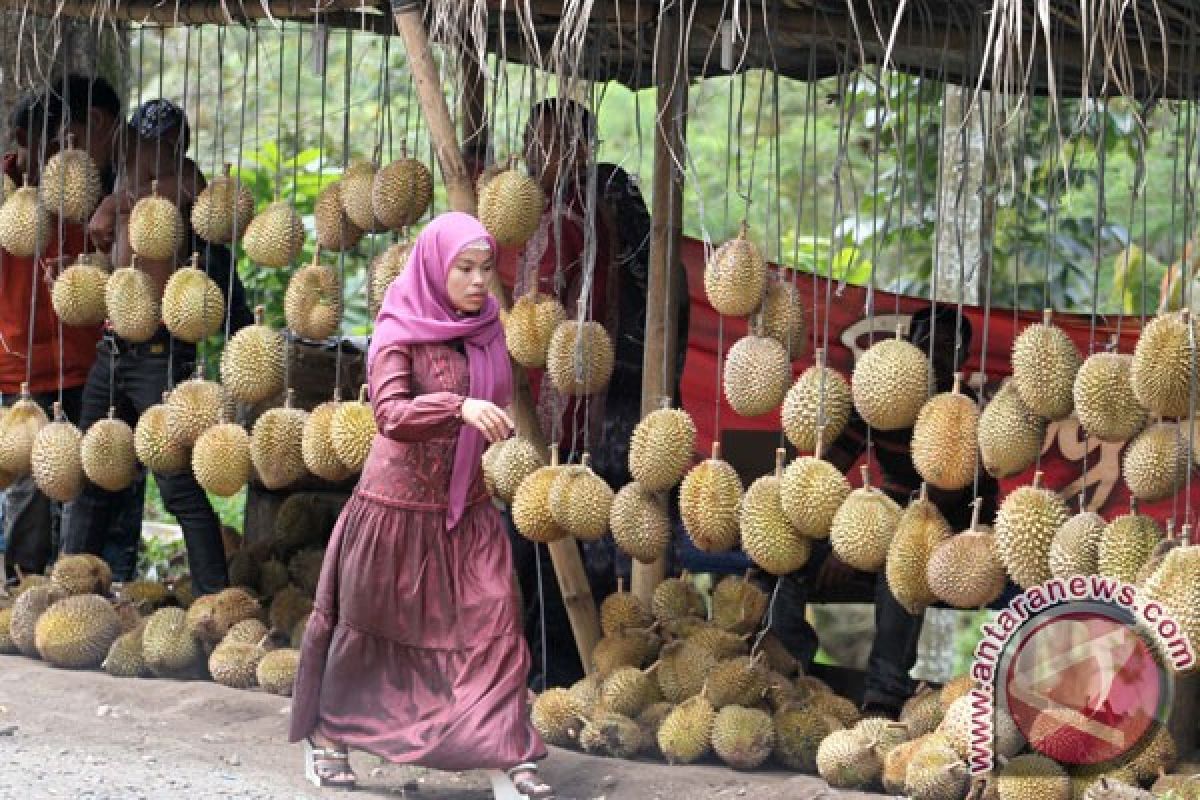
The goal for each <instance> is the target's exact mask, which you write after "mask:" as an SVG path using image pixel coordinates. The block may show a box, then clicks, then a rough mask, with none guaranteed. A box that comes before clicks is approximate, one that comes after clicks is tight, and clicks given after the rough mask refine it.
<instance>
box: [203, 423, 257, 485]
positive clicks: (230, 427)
mask: <svg viewBox="0 0 1200 800" xmlns="http://www.w3.org/2000/svg"><path fill="white" fill-rule="evenodd" d="M192 472H193V474H195V476H196V482H197V483H199V484H200V486H201V487H202V488H203V489H204V491H206V492H211V493H213V494H215V495H217V496H218V497H232V496H233V495H235V494H237V493H238V492H240V491H241V490H242V487H244V486H245V485H246V484H247V483H248V482H249V480H250V434H248V433H246V429H245V428H243V427H242V426H241V425H237V424H234V423H232V422H221V423H219V424H217V425H214V426H212V427H211V428H209V429H208V430H206V431H205V432H204V433H202V434H200V438H199V439H197V440H196V446H195V447H194V448H193V449H192Z"/></svg>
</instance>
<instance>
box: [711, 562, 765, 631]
mask: <svg viewBox="0 0 1200 800" xmlns="http://www.w3.org/2000/svg"><path fill="white" fill-rule="evenodd" d="M767 604H768V598H767V594H766V592H764V591H763V590H762V589H760V588H758V587H757V586H755V585H754V584H753V583H751V582H750V580H749V578H748V576H737V575H726V576H725V577H724V578H722V579H721V580H720V581H718V582H717V585H716V586H715V587H713V592H712V621H713V623H714V624H715V625H717V626H718V627H719V628H721V629H722V630H726V631H732V632H733V633H737V634H747V633H753V632H754V631H757V630H758V629H759V626H760V625H761V624H762V619H763V616H764V615H765V614H766V613H767Z"/></svg>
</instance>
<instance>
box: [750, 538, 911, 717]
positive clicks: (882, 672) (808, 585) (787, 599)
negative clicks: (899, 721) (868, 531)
mask: <svg viewBox="0 0 1200 800" xmlns="http://www.w3.org/2000/svg"><path fill="white" fill-rule="evenodd" d="M831 553H832V549H831V547H830V544H829V540H828V539H820V540H816V541H814V542H813V548H812V555H811V556H810V557H809V560H808V563H807V564H805V565H804V566H803V567H802V568H800V569H799V570H797V571H795V572H792V573H789V574H787V575H784V576H782V577H781V578H779V579H778V580H779V595H778V596H777V598H776V600H775V607H774V610H773V613H772V625H771V630H772V631H774V633H775V635H776V636H777V637H778V638H779V640H780V642H782V643H783V645H784V646H785V647H786V648H787V649H788V652H790V653H791V654H792V656H793V657H794V658H796V659H797V660H798V661H800V663H801V665H802V666H803V668H804V669H805V670H807V669H808V668H809V667H810V666H811V665H812V661H813V657H814V656H815V655H816V653H817V647H818V641H817V632H816V631H815V630H813V627H812V625H810V624H809V623H808V620H807V619H805V615H804V612H805V607H806V606H807V604H808V600H809V595H810V593H811V589H812V587H813V585H814V584H815V582H816V579H817V574H818V573H819V572H820V570H821V565H822V564H824V563H825V559H826V558H828V557H829V555H830V554H831ZM923 621H924V615H919V616H914V615H912V614H909V613H908V612H907V611H905V610H904V607H903V606H901V605H900V604H899V603H898V602H896V598H895V597H894V596H893V595H892V592H891V589H889V588H888V584H887V579H886V578H885V577H884V576H883V573H880V574H879V575H877V576H876V579H875V640H874V641H873V642H872V644H871V655H870V656H869V658H868V660H867V674H866V678H865V680H864V693H863V704H864V705H883V706H888V707H890V708H894V709H897V710H898V709H899V707H900V706H901V705H902V704H903V703H904V701H905V700H907V699H908V698H909V697H910V696H911V695H912V693H913V690H914V688H915V687H914V682H913V680H912V678H911V677H909V674H908V673H909V672H910V671H911V670H912V668H913V665H914V664H916V662H917V644H918V642H919V641H920V638H921V624H922V622H923Z"/></svg>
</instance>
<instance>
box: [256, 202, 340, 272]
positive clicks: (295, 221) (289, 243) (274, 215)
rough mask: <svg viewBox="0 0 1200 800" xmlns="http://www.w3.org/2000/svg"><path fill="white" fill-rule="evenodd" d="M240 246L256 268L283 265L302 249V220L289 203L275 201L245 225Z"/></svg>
mask: <svg viewBox="0 0 1200 800" xmlns="http://www.w3.org/2000/svg"><path fill="white" fill-rule="evenodd" d="M242 246H243V247H244V248H245V249H246V257H247V258H249V259H250V260H251V261H253V262H254V263H255V264H257V265H259V266H260V267H286V266H288V265H289V264H291V263H292V261H294V260H295V259H296V257H297V256H298V255H300V252H301V251H302V250H303V249H304V222H303V221H302V220H301V219H300V215H299V214H297V213H296V210H295V209H294V208H292V206H291V205H290V204H289V203H287V202H286V201H283V200H276V201H275V202H273V203H271V204H269V205H267V206H266V207H264V208H263V209H262V210H261V211H259V212H258V215H257V216H255V217H254V219H252V220H250V222H249V224H247V225H246V234H245V236H243V237H242ZM327 249H332V248H327Z"/></svg>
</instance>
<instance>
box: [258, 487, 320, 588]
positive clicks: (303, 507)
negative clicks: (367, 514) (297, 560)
mask: <svg viewBox="0 0 1200 800" xmlns="http://www.w3.org/2000/svg"><path fill="white" fill-rule="evenodd" d="M335 522H336V512H335V511H334V510H332V509H330V508H329V506H328V505H326V504H324V503H321V502H320V496H319V495H316V494H311V493H308V492H297V493H294V494H291V495H289V496H288V498H287V499H286V500H284V501H283V504H282V505H281V506H280V507H279V512H278V513H277V514H276V515H275V525H274V530H273V531H272V536H271V539H270V548H271V552H272V554H273V555H274V557H275V558H276V559H278V560H280V561H287V560H288V559H290V558H291V557H292V556H293V555H295V554H296V553H297V552H299V551H300V550H304V549H305V548H310V547H315V548H324V547H325V543H326V541H327V540H328V539H329V534H330V533H331V532H332V531H333V526H334V524H335ZM285 583H286V582H285ZM264 594H269V593H268V592H264Z"/></svg>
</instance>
